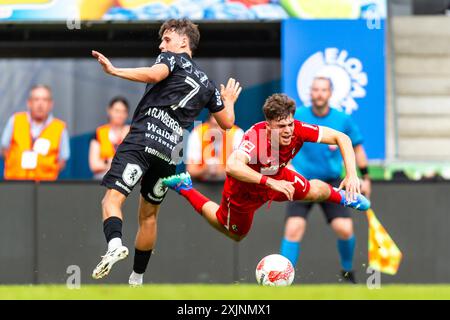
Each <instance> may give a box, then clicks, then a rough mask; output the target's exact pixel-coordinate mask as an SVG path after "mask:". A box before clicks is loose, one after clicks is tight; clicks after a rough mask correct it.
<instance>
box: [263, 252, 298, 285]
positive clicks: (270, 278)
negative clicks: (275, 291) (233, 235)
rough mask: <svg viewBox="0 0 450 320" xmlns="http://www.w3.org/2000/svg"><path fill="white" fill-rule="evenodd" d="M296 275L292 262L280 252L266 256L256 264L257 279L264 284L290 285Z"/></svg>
mask: <svg viewBox="0 0 450 320" xmlns="http://www.w3.org/2000/svg"><path fill="white" fill-rule="evenodd" d="M294 276H295V270H294V267H293V266H292V263H291V262H290V261H289V260H288V259H287V258H285V257H283V256H282V255H279V254H271V255H269V256H266V257H264V258H263V259H262V260H261V261H260V262H259V263H258V265H257V266H256V281H258V283H259V284H261V285H263V286H276V287H286V286H290V285H291V284H292V281H294Z"/></svg>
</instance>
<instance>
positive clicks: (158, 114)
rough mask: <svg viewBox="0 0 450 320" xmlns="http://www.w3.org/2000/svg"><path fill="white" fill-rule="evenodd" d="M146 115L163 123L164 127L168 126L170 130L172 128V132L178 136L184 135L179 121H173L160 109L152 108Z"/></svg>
mask: <svg viewBox="0 0 450 320" xmlns="http://www.w3.org/2000/svg"><path fill="white" fill-rule="evenodd" d="M145 115H146V116H149V117H152V118H154V119H157V120H159V121H161V122H162V123H163V124H164V125H166V126H167V127H168V128H170V129H171V130H172V131H174V132H175V133H177V134H178V135H180V136H182V135H183V128H181V126H180V124H179V123H178V121H177V120H175V119H173V118H172V117H171V116H170V115H169V114H168V113H167V112H165V111H164V110H162V109H159V108H152V107H150V108H149V109H148V111H147V112H146V114H145Z"/></svg>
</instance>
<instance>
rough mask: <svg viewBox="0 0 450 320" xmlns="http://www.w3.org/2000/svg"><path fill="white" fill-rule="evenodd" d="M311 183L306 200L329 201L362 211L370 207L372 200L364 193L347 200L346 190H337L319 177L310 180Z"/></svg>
mask: <svg viewBox="0 0 450 320" xmlns="http://www.w3.org/2000/svg"><path fill="white" fill-rule="evenodd" d="M309 183H310V189H309V191H308V194H307V195H306V197H305V198H304V199H303V200H305V201H314V202H321V201H328V202H333V203H337V204H340V205H343V206H345V207H350V208H353V209H356V210H360V211H366V210H367V209H369V208H370V201H369V200H368V199H367V198H366V197H364V196H363V195H362V194H357V195H356V199H354V200H347V199H346V197H345V191H344V190H337V189H335V188H333V187H332V186H331V185H329V184H328V183H325V182H323V181H321V180H317V179H313V180H310V181H309Z"/></svg>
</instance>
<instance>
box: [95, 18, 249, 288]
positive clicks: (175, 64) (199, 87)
mask: <svg viewBox="0 0 450 320" xmlns="http://www.w3.org/2000/svg"><path fill="white" fill-rule="evenodd" d="M159 36H160V37H161V44H160V46H159V49H160V50H161V54H160V55H159V56H158V58H157V59H156V62H155V64H154V65H153V66H152V67H144V68H116V67H114V66H113V65H112V63H111V62H110V61H109V60H108V59H107V58H106V57H105V56H104V55H102V54H101V53H99V52H97V51H92V55H93V56H94V57H95V58H96V59H97V60H98V62H99V63H100V64H101V66H102V67H103V70H104V71H105V72H106V73H107V74H110V75H113V76H117V77H120V78H124V79H127V80H132V81H138V82H144V83H148V85H147V88H146V90H145V93H144V96H143V97H142V99H141V101H140V102H139V104H138V106H137V108H136V111H135V113H134V115H133V120H132V123H131V129H130V132H129V134H128V135H127V136H126V138H125V139H124V141H123V142H122V144H121V145H120V146H119V147H118V149H117V152H116V155H115V156H114V159H113V161H112V164H111V169H110V170H109V171H108V173H107V174H106V175H105V177H104V178H103V181H102V185H104V186H105V187H106V188H107V189H108V190H107V191H106V194H105V196H104V198H103V200H102V214H103V231H104V233H105V237H106V241H107V242H108V250H107V252H106V254H105V255H104V256H102V260H101V261H100V263H99V264H98V265H97V267H96V268H95V269H94V271H93V273H92V277H93V278H95V279H100V278H103V277H104V276H106V275H108V273H109V272H110V270H111V268H112V266H113V265H114V264H115V263H116V262H117V261H120V260H122V259H124V258H125V257H127V255H128V249H127V248H126V247H125V246H123V245H122V240H121V237H122V211H121V208H122V204H123V203H124V202H125V199H126V197H127V196H128V195H129V194H130V193H131V191H132V189H133V187H134V186H135V185H136V184H137V183H138V182H139V181H141V196H140V203H139V212H138V216H139V229H138V231H137V235H136V240H135V254H134V264H133V272H132V273H131V275H130V278H129V281H128V282H129V284H130V285H133V286H138V285H141V284H142V282H143V274H144V272H145V270H146V268H147V264H148V261H149V259H150V256H151V254H152V249H153V247H154V244H155V241H156V229H157V223H156V222H157V215H158V211H159V206H160V204H161V202H162V201H163V199H164V197H165V195H166V192H167V188H166V187H164V186H163V184H162V178H163V177H167V176H170V175H173V174H174V173H175V169H176V167H175V163H176V162H175V161H174V156H175V155H177V156H178V154H179V150H178V149H179V148H178V146H180V145H181V141H182V138H183V137H182V135H183V129H185V128H187V127H189V126H190V125H191V124H192V123H193V121H194V120H195V118H196V117H197V116H198V115H199V113H200V112H201V110H202V109H203V108H204V107H206V108H207V109H208V110H209V111H210V112H211V113H212V114H213V115H214V117H215V119H216V120H217V122H218V124H219V125H220V127H221V128H222V129H229V128H231V127H232V126H233V124H234V103H235V102H236V100H237V98H238V96H239V94H240V92H241V87H240V85H239V82H236V81H235V80H234V79H232V78H230V79H229V80H228V83H227V85H226V87H225V86H224V85H220V90H219V89H218V88H217V87H216V86H215V84H214V82H212V81H211V80H210V79H209V78H208V76H207V75H206V74H205V72H203V71H202V70H201V69H200V68H199V67H198V66H197V64H196V63H195V62H194V61H193V60H192V52H193V51H194V50H195V49H196V48H197V46H198V42H199V39H200V33H199V31H198V27H197V25H195V24H193V23H192V22H191V21H189V20H187V19H179V20H175V19H172V20H168V21H166V22H164V23H163V25H162V26H161V28H160V30H159Z"/></svg>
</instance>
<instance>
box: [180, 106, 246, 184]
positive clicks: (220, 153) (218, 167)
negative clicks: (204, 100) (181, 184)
mask: <svg viewBox="0 0 450 320" xmlns="http://www.w3.org/2000/svg"><path fill="white" fill-rule="evenodd" d="M243 136H244V131H243V130H242V129H241V128H239V127H238V126H236V125H235V126H233V127H232V128H231V129H230V130H227V131H226V132H225V131H224V130H222V129H221V128H220V127H219V125H218V124H217V121H216V120H215V119H214V117H213V116H211V115H209V118H208V120H207V121H206V122H205V123H203V124H201V125H198V126H197V127H195V128H194V130H192V132H191V134H190V135H189V140H188V144H187V165H186V169H187V171H188V172H189V173H190V175H191V176H192V178H194V179H197V180H203V181H223V180H225V177H226V173H225V165H226V159H227V157H228V156H229V155H230V154H231V152H232V151H233V150H234V149H236V148H237V147H238V146H239V143H240V142H241V140H242V137H243Z"/></svg>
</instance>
